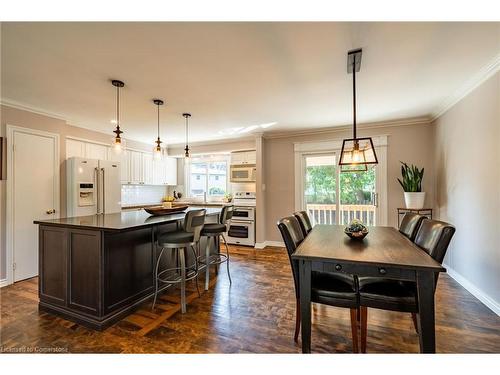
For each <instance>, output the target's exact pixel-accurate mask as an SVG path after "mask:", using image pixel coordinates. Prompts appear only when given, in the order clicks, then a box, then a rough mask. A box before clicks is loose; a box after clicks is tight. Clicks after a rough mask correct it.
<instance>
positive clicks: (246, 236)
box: [227, 207, 255, 246]
mask: <svg viewBox="0 0 500 375" xmlns="http://www.w3.org/2000/svg"><path fill="white" fill-rule="evenodd" d="M227 242H228V243H230V244H236V245H245V246H255V208H254V207H235V208H234V211H233V217H232V218H231V221H230V223H229V230H228V231H227Z"/></svg>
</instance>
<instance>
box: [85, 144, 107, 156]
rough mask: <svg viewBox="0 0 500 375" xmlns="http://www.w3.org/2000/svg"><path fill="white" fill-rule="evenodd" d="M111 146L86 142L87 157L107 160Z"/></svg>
mask: <svg viewBox="0 0 500 375" xmlns="http://www.w3.org/2000/svg"><path fill="white" fill-rule="evenodd" d="M109 148H110V147H109V146H104V145H100V144H97V143H85V157H86V158H88V159H98V160H107V158H108V149H109Z"/></svg>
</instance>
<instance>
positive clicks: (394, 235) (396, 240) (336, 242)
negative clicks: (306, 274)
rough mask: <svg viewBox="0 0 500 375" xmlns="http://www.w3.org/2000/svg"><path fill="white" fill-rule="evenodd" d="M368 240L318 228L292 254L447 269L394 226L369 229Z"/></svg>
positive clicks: (335, 228)
mask: <svg viewBox="0 0 500 375" xmlns="http://www.w3.org/2000/svg"><path fill="white" fill-rule="evenodd" d="M368 229H369V231H370V233H368V236H366V237H365V238H364V240H362V241H360V240H352V239H350V238H349V237H347V235H346V234H345V233H344V227H343V226H341V225H316V226H315V227H314V228H313V230H312V231H311V232H310V233H309V235H308V236H307V237H306V239H305V240H304V241H303V242H302V243H301V244H300V245H299V247H298V248H297V250H296V251H295V253H294V254H293V255H292V257H293V258H295V259H307V260H313V261H314V260H319V261H321V260H323V261H330V262H334V261H338V262H349V263H363V264H376V265H384V266H397V267H399V268H409V269H432V270H434V271H436V272H441V271H445V269H444V268H443V267H442V266H441V265H440V264H439V263H438V262H436V261H435V260H434V259H433V258H432V257H431V256H430V255H429V254H427V253H426V252H425V251H424V250H422V249H420V248H419V247H418V246H416V245H415V244H413V242H411V241H410V240H409V239H407V238H406V237H405V236H403V235H402V234H401V233H399V231H398V230H397V229H395V228H393V227H378V226H377V227H369V228H368Z"/></svg>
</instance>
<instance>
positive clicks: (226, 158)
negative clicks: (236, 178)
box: [184, 154, 231, 199]
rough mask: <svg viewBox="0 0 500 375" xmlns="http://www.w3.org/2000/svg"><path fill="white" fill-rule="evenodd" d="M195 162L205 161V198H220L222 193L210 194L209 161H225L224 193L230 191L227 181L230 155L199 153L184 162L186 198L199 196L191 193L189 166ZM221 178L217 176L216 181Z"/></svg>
mask: <svg viewBox="0 0 500 375" xmlns="http://www.w3.org/2000/svg"><path fill="white" fill-rule="evenodd" d="M195 163H206V164H207V168H206V171H205V191H206V194H207V198H213V199H222V198H223V197H224V195H213V194H210V193H209V191H210V178H209V177H210V173H209V171H210V168H209V167H208V166H209V164H211V163H226V178H225V194H228V193H230V192H231V184H230V183H229V170H230V155H229V154H227V155H225V154H224V155H201V156H196V157H192V158H189V159H188V162H187V163H186V162H185V164H184V185H185V186H186V197H187V198H200V196H196V195H192V194H191V186H190V185H191V166H192V165H193V164H195ZM220 180H221V179H220V178H219V180H218V181H220Z"/></svg>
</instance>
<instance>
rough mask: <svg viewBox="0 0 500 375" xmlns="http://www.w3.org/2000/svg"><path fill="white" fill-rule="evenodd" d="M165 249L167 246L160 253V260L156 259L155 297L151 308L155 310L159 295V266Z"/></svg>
mask: <svg viewBox="0 0 500 375" xmlns="http://www.w3.org/2000/svg"><path fill="white" fill-rule="evenodd" d="M163 250H165V248H163V247H162V248H161V251H160V255H158V260H157V261H156V267H155V298H154V299H153V306H151V310H154V308H155V304H156V296H157V295H158V267H159V266H160V260H161V256H162V254H163Z"/></svg>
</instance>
